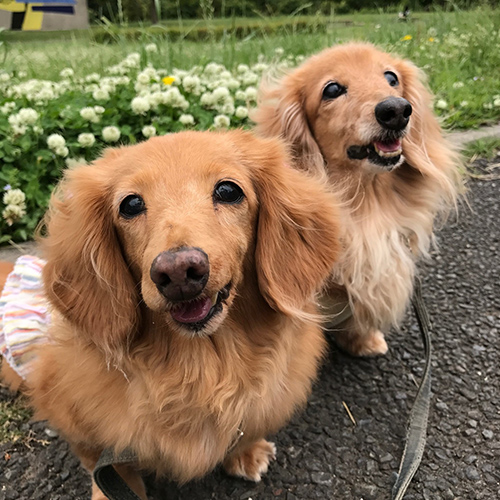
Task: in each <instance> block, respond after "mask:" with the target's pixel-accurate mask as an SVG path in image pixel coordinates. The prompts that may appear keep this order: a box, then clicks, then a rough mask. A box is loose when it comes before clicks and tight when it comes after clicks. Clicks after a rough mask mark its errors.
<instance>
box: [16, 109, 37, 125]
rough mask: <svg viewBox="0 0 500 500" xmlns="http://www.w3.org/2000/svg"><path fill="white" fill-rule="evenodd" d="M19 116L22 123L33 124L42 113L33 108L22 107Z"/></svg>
mask: <svg viewBox="0 0 500 500" xmlns="http://www.w3.org/2000/svg"><path fill="white" fill-rule="evenodd" d="M18 116H19V120H20V121H21V123H24V124H25V125H33V124H34V123H36V121H37V120H38V118H39V116H40V115H39V114H38V113H37V112H36V111H35V110H34V109H33V108H22V109H20V110H19V112H18Z"/></svg>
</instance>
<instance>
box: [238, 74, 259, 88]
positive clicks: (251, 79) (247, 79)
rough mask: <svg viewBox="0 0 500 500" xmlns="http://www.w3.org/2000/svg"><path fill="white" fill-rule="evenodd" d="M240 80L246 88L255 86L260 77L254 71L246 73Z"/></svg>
mask: <svg viewBox="0 0 500 500" xmlns="http://www.w3.org/2000/svg"><path fill="white" fill-rule="evenodd" d="M240 80H241V83H243V85H246V86H248V85H254V84H256V83H257V82H258V81H259V75H257V74H256V73H253V72H252V71H248V72H247V73H245V74H244V75H242V76H241V77H240Z"/></svg>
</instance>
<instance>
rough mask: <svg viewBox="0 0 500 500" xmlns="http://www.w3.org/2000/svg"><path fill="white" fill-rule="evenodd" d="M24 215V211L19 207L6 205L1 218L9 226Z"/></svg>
mask: <svg viewBox="0 0 500 500" xmlns="http://www.w3.org/2000/svg"><path fill="white" fill-rule="evenodd" d="M25 215H26V210H25V209H24V208H23V207H20V206H19V205H7V206H6V207H5V209H4V210H3V212H2V217H3V218H4V219H5V221H6V222H7V224H8V225H9V226H12V224H14V222H16V221H18V220H19V219H21V218H22V217H24V216H25Z"/></svg>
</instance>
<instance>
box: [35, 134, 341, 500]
mask: <svg viewBox="0 0 500 500" xmlns="http://www.w3.org/2000/svg"><path fill="white" fill-rule="evenodd" d="M288 164H289V159H288V158H287V157H286V154H285V152H284V148H283V146H282V145H281V143H280V142H279V141H277V140H270V139H257V138H255V137H253V136H252V135H251V134H250V133H248V132H243V131H233V132H227V133H210V132H184V133H180V134H172V135H168V136H164V137H157V138H153V139H150V140H149V141H147V142H145V143H142V144H138V145H135V146H130V147H123V148H119V149H114V150H110V151H108V152H106V153H105V155H104V156H103V158H101V159H99V160H97V161H96V162H95V163H93V164H91V165H87V166H81V167H78V168H76V169H73V170H70V171H68V172H67V174H66V176H65V179H64V180H63V181H62V183H61V185H60V187H59V189H58V191H57V193H56V194H55V195H54V196H53V199H52V201H51V207H50V211H49V214H48V217H47V236H46V238H45V240H44V241H43V242H42V247H43V251H44V257H45V259H46V265H45V267H44V269H43V281H44V286H45V293H46V295H47V297H48V299H49V300H50V303H51V306H52V314H51V325H50V328H49V342H47V343H44V344H43V346H42V347H40V348H39V349H38V357H37V361H36V362H35V364H34V366H33V369H32V371H31V372H30V375H29V377H28V380H27V386H28V388H29V392H30V395H31V398H32V401H33V405H34V407H35V408H36V410H37V412H38V416H39V417H42V418H46V419H48V420H49V421H50V423H51V424H52V425H53V426H54V427H56V428H57V429H59V430H60V432H61V433H62V435H63V436H64V437H65V438H66V439H67V440H68V441H69V443H70V444H71V446H72V448H73V450H74V452H75V453H76V454H77V455H78V457H79V458H80V459H81V461H82V464H83V465H84V466H85V467H86V468H87V469H89V470H92V469H93V468H94V466H95V464H96V461H97V459H98V457H99V455H100V453H101V451H102V450H103V449H105V448H111V449H113V450H115V451H117V452H119V451H120V450H123V449H124V448H130V449H132V450H133V451H134V452H135V454H136V456H137V459H138V461H137V464H135V466H132V465H121V466H117V467H116V468H117V470H118V472H119V473H120V474H121V475H122V477H123V478H124V479H125V480H126V482H127V483H128V484H129V485H130V486H131V487H132V489H133V490H134V491H135V492H136V494H137V495H139V496H140V497H141V498H146V492H145V488H144V484H143V482H142V479H141V477H140V475H139V472H138V470H139V469H140V470H148V471H156V472H157V473H159V474H166V475H167V476H168V477H170V478H172V479H174V480H177V481H179V482H185V481H188V480H190V479H192V478H197V477H200V476H202V475H204V474H206V473H207V472H209V471H210V470H211V469H213V468H214V467H215V466H216V465H217V464H219V463H223V465H224V467H225V469H226V471H227V472H228V473H230V474H233V475H237V476H242V477H244V478H247V479H250V480H253V481H259V480H260V478H261V475H262V474H263V473H265V472H266V471H267V468H268V464H269V462H270V461H271V459H272V458H273V457H274V454H275V447H274V444H273V443H270V442H268V441H266V440H265V437H266V435H268V434H269V433H273V432H275V431H277V430H278V429H279V428H280V427H281V426H283V425H284V424H285V423H286V422H287V421H288V420H289V419H290V417H291V416H292V414H293V413H294V412H295V411H296V410H297V408H298V407H300V406H301V405H303V404H304V403H305V401H306V398H307V396H308V393H309V391H310V389H311V383H312V381H313V380H314V378H315V376H316V371H317V368H318V363H319V361H320V359H321V356H322V354H323V350H324V347H325V341H324V337H323V334H322V331H321V327H320V325H319V324H318V322H315V321H313V320H314V319H315V317H316V316H317V315H318V310H317V305H316V301H315V298H316V294H317V292H319V290H320V289H321V287H322V286H323V284H324V282H325V280H326V279H327V278H328V276H329V275H330V273H331V269H332V267H333V266H334V264H335V262H336V261H337V259H338V256H339V251H340V244H339V239H338V232H339V221H338V208H337V206H336V203H335V201H334V198H333V197H332V195H331V193H329V192H328V189H327V188H326V187H325V185H324V184H322V183H321V182H319V181H317V180H314V179H313V178H312V176H310V175H306V174H304V173H301V172H298V171H296V170H294V169H291V168H289V167H288V166H287V165H288ZM92 498H93V500H97V499H102V498H104V496H103V494H102V493H101V492H100V491H99V490H98V488H97V486H96V485H95V484H94V485H93V497H92Z"/></svg>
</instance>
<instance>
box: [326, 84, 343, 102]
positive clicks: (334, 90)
mask: <svg viewBox="0 0 500 500" xmlns="http://www.w3.org/2000/svg"><path fill="white" fill-rule="evenodd" d="M346 92H347V89H346V88H345V87H344V86H343V85H340V83H337V82H330V83H328V84H327V85H326V87H325V88H324V89H323V96H322V97H321V98H322V99H323V100H324V101H326V100H328V99H336V98H337V97H339V96H341V95H342V94H345V93H346Z"/></svg>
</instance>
